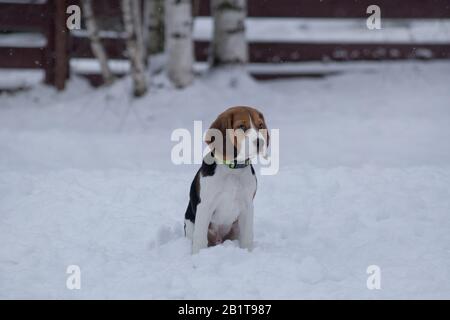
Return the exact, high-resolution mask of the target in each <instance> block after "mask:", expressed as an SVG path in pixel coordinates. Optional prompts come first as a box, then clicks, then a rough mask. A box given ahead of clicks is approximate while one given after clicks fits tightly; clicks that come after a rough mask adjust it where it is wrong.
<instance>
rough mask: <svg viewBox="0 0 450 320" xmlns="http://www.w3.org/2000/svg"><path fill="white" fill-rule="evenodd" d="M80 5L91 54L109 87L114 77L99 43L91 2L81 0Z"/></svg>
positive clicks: (103, 49) (89, 0) (90, 0)
mask: <svg viewBox="0 0 450 320" xmlns="http://www.w3.org/2000/svg"><path fill="white" fill-rule="evenodd" d="M81 5H82V7H83V15H84V19H85V21H86V29H87V32H88V36H89V40H90V42H91V50H92V53H93V54H94V56H95V57H96V58H97V60H98V62H99V63H100V71H101V73H102V77H103V81H104V83H105V84H106V85H109V84H111V83H112V82H113V81H114V75H113V73H112V72H111V69H110V68H109V65H108V56H107V55H106V52H105V48H104V47H103V45H102V43H101V42H100V35H99V29H98V25H97V22H96V20H95V16H94V11H93V9H92V0H82V1H81Z"/></svg>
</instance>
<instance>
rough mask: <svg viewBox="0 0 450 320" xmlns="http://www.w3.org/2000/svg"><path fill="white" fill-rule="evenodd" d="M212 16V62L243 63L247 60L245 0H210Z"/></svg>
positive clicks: (215, 63)
mask: <svg viewBox="0 0 450 320" xmlns="http://www.w3.org/2000/svg"><path fill="white" fill-rule="evenodd" d="M211 11H212V15H213V17H214V36H213V48H212V64H213V65H224V64H243V63H246V62H247V60H248V49H247V42H246V39H245V17H246V15H247V1H246V0H211Z"/></svg>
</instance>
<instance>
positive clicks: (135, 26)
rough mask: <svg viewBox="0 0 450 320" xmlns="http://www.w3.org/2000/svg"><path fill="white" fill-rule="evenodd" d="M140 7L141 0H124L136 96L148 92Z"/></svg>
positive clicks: (127, 37) (128, 46)
mask: <svg viewBox="0 0 450 320" xmlns="http://www.w3.org/2000/svg"><path fill="white" fill-rule="evenodd" d="M140 9H141V7H140V0H122V13H123V24H124V27H125V32H126V42H127V51H128V56H129V59H130V64H131V76H132V78H133V86H134V95H135V96H136V97H139V96H142V95H144V94H145V93H146V92H147V81H146V77H145V62H144V57H145V56H146V55H145V49H144V39H143V33H142V22H141V13H140Z"/></svg>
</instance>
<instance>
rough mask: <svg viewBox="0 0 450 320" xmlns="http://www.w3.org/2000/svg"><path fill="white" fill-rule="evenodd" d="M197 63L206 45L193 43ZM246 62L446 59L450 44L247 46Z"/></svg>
mask: <svg viewBox="0 0 450 320" xmlns="http://www.w3.org/2000/svg"><path fill="white" fill-rule="evenodd" d="M194 48H195V56H196V59H197V61H207V59H208V52H209V42H207V41H197V42H195V47H194ZM249 58H250V62H255V63H265V62H270V63H277V62H302V61H317V60H335V61H348V60H381V59H388V60H392V59H428V58H433V59H450V44H423V45H420V44H395V43H393V44H391V43H384V44H379V43H377V44H373V43H327V44H320V43H301V44H300V43H280V42H278V43H267V42H262V43H258V42H252V43H250V44H249Z"/></svg>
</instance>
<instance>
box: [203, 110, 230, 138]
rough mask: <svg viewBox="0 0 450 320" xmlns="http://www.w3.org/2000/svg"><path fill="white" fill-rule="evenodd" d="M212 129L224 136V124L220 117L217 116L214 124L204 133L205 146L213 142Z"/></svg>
mask: <svg viewBox="0 0 450 320" xmlns="http://www.w3.org/2000/svg"><path fill="white" fill-rule="evenodd" d="M214 129H215V130H219V131H220V132H222V135H223V136H224V135H225V123H224V121H223V117H221V115H219V116H218V117H217V119H216V120H214V122H213V123H212V124H211V126H210V127H209V129H208V131H206V135H205V142H206V143H207V144H210V143H211V142H213V141H214V132H213V130H214Z"/></svg>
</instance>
